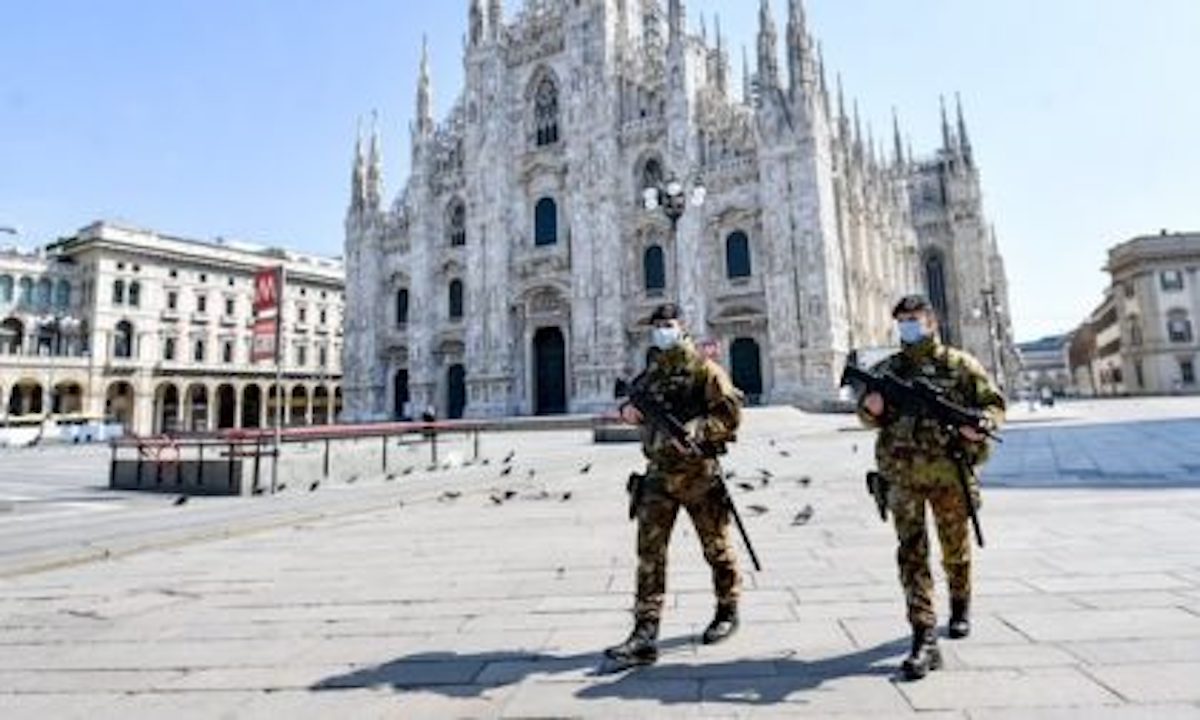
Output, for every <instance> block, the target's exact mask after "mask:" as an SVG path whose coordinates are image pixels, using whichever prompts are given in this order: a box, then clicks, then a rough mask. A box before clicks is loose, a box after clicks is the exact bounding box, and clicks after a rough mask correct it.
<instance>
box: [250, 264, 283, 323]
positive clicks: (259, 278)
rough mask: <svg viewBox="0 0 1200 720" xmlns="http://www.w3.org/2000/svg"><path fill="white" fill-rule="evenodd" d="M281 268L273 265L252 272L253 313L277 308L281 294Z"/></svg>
mask: <svg viewBox="0 0 1200 720" xmlns="http://www.w3.org/2000/svg"><path fill="white" fill-rule="evenodd" d="M282 271H283V268H278V267H273V268H267V269H266V270H259V271H258V272H256V273H254V314H255V315H257V314H259V313H263V312H268V311H271V310H276V311H277V310H279V297H280V296H281V295H282V294H283V287H282V285H283V283H282V282H281V279H282V275H283V272H282Z"/></svg>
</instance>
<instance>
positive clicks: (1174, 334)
mask: <svg viewBox="0 0 1200 720" xmlns="http://www.w3.org/2000/svg"><path fill="white" fill-rule="evenodd" d="M1167 339H1168V340H1170V341H1171V342H1173V343H1190V342H1191V341H1192V321H1191V320H1190V319H1188V313H1187V310H1182V309H1179V308H1176V309H1174V310H1172V311H1170V312H1169V313H1167Z"/></svg>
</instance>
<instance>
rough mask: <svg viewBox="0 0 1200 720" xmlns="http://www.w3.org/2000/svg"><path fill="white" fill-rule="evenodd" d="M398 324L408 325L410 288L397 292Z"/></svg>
mask: <svg viewBox="0 0 1200 720" xmlns="http://www.w3.org/2000/svg"><path fill="white" fill-rule="evenodd" d="M396 324H397V325H407V324H408V288H400V289H399V290H397V291H396Z"/></svg>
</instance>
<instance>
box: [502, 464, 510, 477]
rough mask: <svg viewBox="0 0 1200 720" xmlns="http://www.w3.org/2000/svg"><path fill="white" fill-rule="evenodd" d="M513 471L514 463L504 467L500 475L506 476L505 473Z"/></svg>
mask: <svg viewBox="0 0 1200 720" xmlns="http://www.w3.org/2000/svg"><path fill="white" fill-rule="evenodd" d="M511 472H512V465H505V466H504V469H503V470H501V471H500V477H504V476H505V475H508V474H509V473H511Z"/></svg>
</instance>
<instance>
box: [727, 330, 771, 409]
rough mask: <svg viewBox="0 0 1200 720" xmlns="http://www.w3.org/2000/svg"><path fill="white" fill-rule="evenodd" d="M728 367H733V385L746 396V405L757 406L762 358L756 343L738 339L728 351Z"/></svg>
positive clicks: (759, 394) (760, 392) (759, 393)
mask: <svg viewBox="0 0 1200 720" xmlns="http://www.w3.org/2000/svg"><path fill="white" fill-rule="evenodd" d="M729 355H730V361H731V362H730V365H732V366H733V378H732V379H733V384H734V385H736V386H737V389H738V390H741V391H742V392H743V393H745V394H746V403H747V404H748V405H757V404H758V403H759V402H760V401H761V399H762V392H763V381H762V357H761V354H760V353H759V350H758V343H756V342H755V341H754V340H752V339H750V338H738V339H737V340H734V341H733V346H732V347H731V348H730V350H729Z"/></svg>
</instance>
